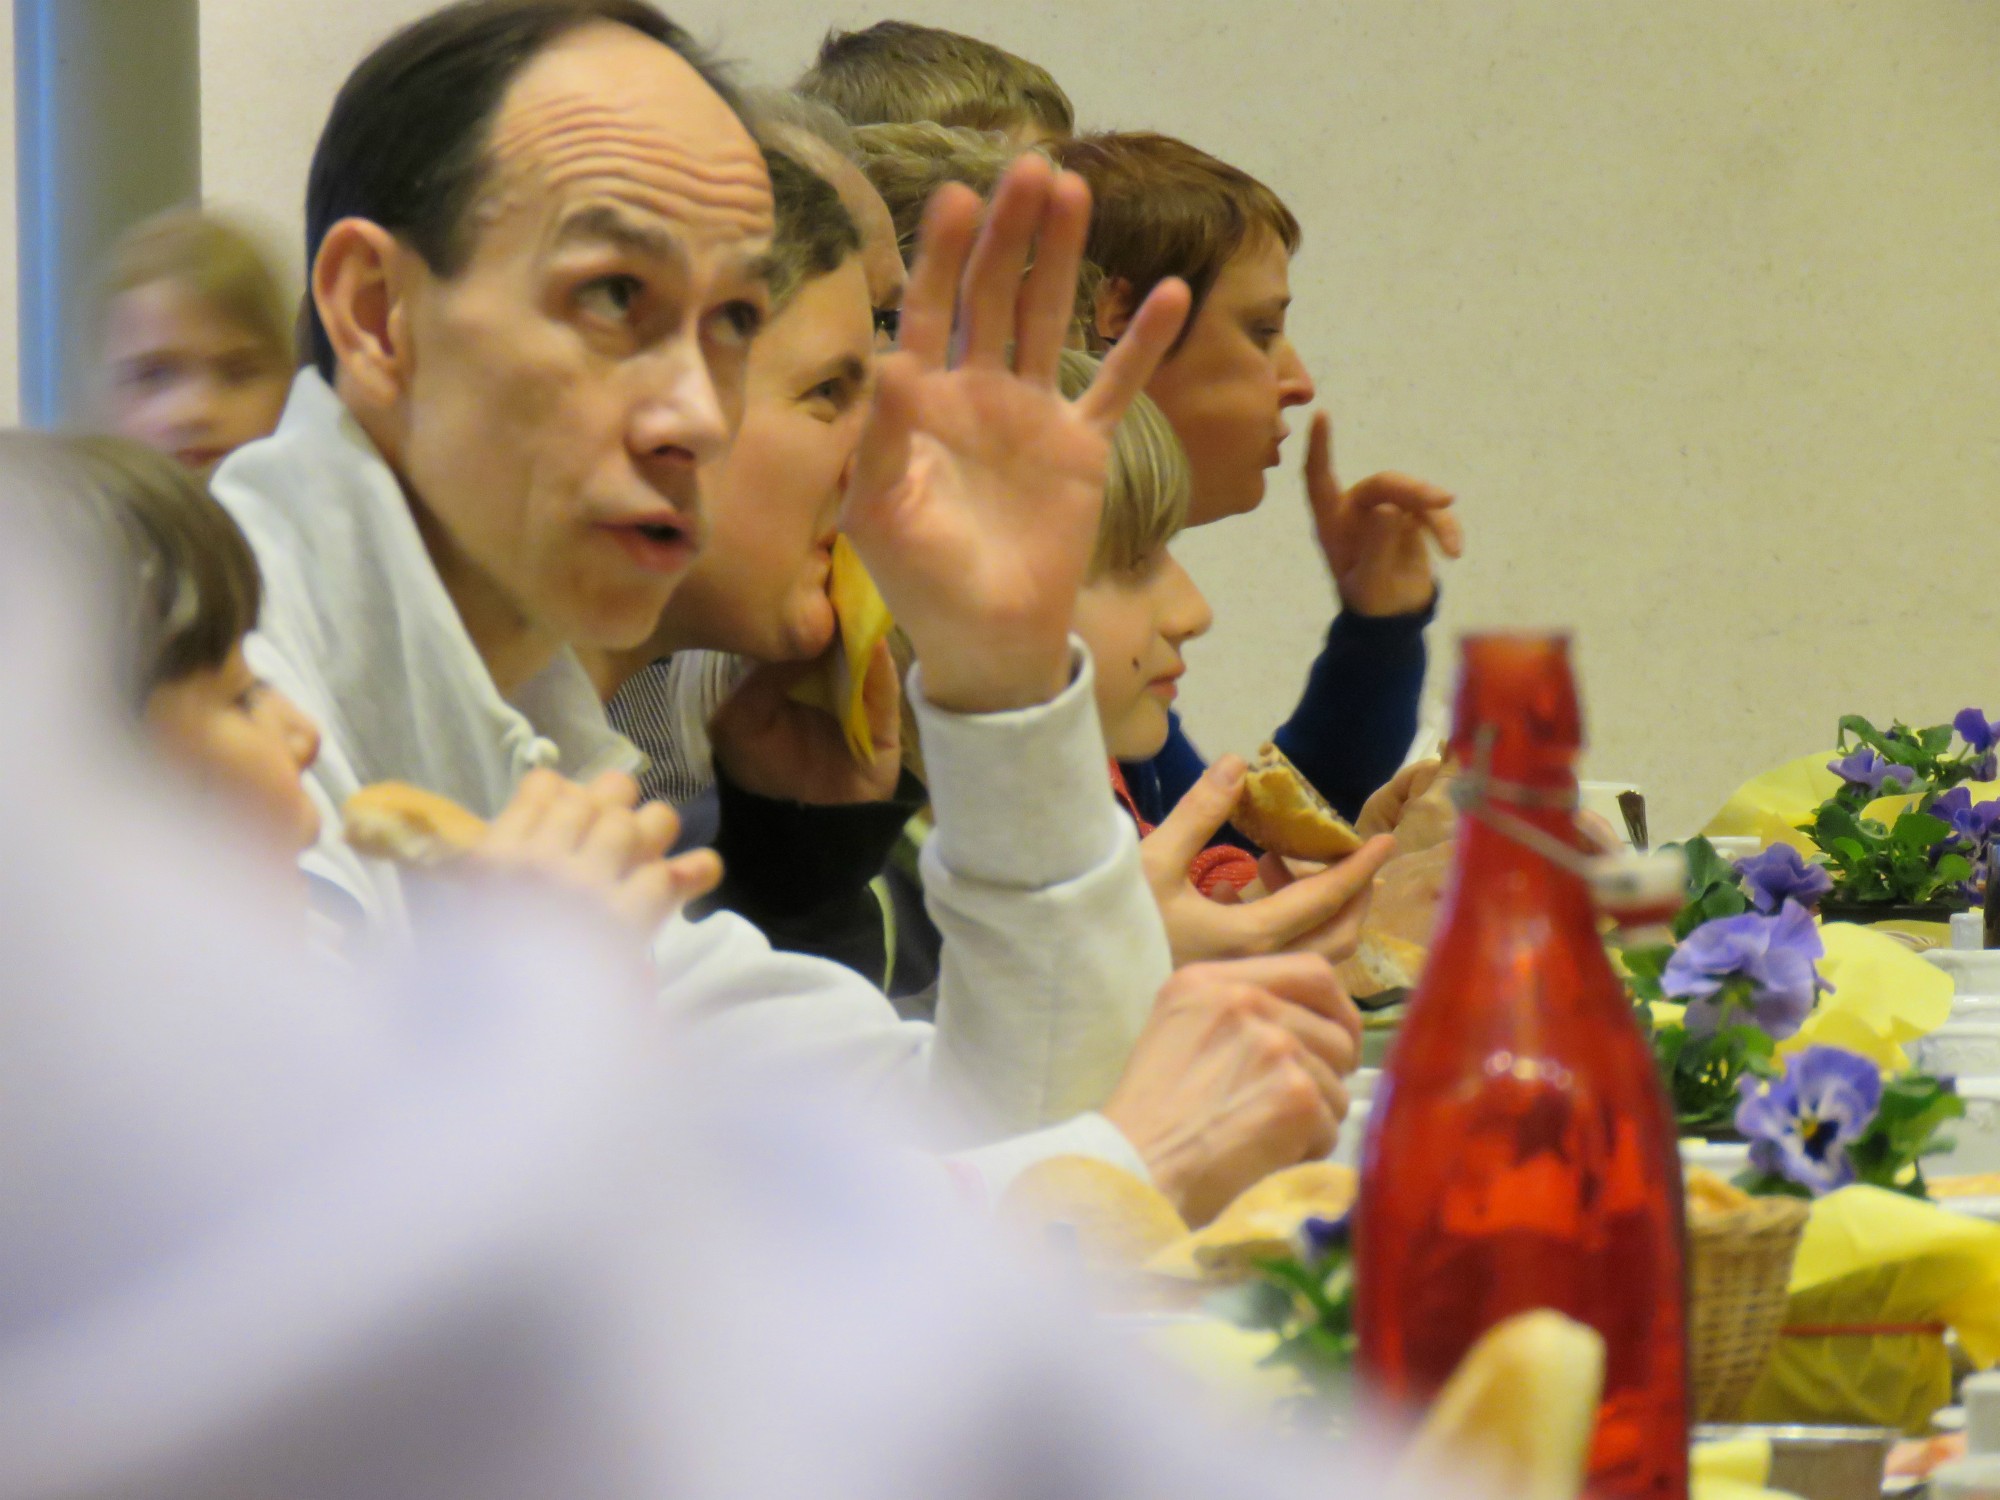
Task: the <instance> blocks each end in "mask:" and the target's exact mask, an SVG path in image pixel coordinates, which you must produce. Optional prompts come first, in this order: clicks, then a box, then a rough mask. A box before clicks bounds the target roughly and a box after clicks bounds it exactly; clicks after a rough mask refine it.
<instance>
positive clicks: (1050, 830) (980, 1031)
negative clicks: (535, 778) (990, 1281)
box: [213, 370, 1171, 1189]
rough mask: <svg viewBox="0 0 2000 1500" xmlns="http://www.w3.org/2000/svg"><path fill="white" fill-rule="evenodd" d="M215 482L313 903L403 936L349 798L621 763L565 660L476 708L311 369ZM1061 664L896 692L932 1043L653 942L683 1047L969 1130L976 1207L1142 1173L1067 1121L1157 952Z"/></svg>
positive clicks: (467, 673) (480, 665)
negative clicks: (964, 708) (299, 804)
mask: <svg viewBox="0 0 2000 1500" xmlns="http://www.w3.org/2000/svg"><path fill="white" fill-rule="evenodd" d="M213 489H214V492H215V495H216V497H217V498H218V499H219V500H221V501H222V503H223V504H224V505H225V506H227V507H228V508H229V510H230V511H231V513H232V514H233V515H234V516H235V517H236V519H237V521H238V523H239V524H240V525H241V526H242V528H243V530H244V532H245V534H246V535H247V536H248V537H249V539H250V542H251V545H252V546H253V547H254V548H255V549H256V553H257V558H258V562H259V565H260V566H261V568H262V570H263V574H264V585H265V598H264V610H263V616H262V619H261V621H260V623H259V630H258V634H257V636H256V637H255V638H253V640H252V642H251V654H250V656H251V662H252V665H253V666H254V667H255V669H256V670H257V671H258V672H259V673H260V674H261V675H262V676H264V677H265V678H266V679H267V680H269V681H270V682H271V683H272V684H273V685H275V686H276V687H278V688H279V689H280V690H281V691H283V692H284V693H286V694H287V695H288V696H290V697H291V698H293V699H294V700H295V701H296V702H297V703H298V704H299V706H300V707H301V708H303V709H304V710H305V711H306V712H307V713H309V714H311V715H312V716H313V717H314V718H315V719H316V720H317V721H318V722H319V725H320V729H321V733H322V747H321V751H320V756H319V761H318V763H317V765H315V766H314V768H313V770H312V772H311V773H310V775H309V778H308V781H309V786H310V789H311V791H312V793H313V796H314V799H315V800H316V802H317V803H318V804H319V808H320V813H321V816H322V819H323V820H324V828H323V832H322V834H321V838H320V842H319V844H318V845H317V847H315V848H314V849H312V850H311V851H309V852H308V853H307V855H306V856H305V859H304V864H305V866H306V869H307V872H308V873H309V874H310V875H311V876H312V877H314V881H315V884H316V887H317V888H318V889H319V891H320V893H321V895H322V898H323V900H322V904H323V905H327V906H337V905H339V904H341V903H348V904H349V905H350V907H351V908H356V909H358V912H359V914H360V916H361V917H362V919H363V920H365V921H366V922H367V923H369V924H370V925H375V926H387V927H391V928H393V927H396V926H398V925H400V924H401V923H402V922H403V921H405V920H406V916H405V912H404V892H403V889H402V885H401V877H400V875H399V873H398V872H397V871H396V870H395V869H394V868H393V867H392V866H390V865H387V864H384V863H382V862H379V861H373V860H366V859H363V858H361V857H360V856H359V855H357V854H355V853H354V851H353V850H352V849H350V848H349V847H348V846H347V844H346V843H345V841H344V840H343V839H342V837H341V832H340V821H339V816H338V810H339V808H340V806H341V804H342V803H343V802H344V801H345V800H346V799H347V797H348V796H350V795H351V794H352V793H354V792H355V791H357V790H359V789H360V788H361V787H363V786H365V785H367V784H369V783H371V782H375V781H380V780H385V779H391V778H393V779H398V780H403V781H409V782H413V783H415V784H417V785H419V786H423V787H426V788H428V789H430V790H432V791H435V792H438V793H441V794H443V795H444V796H447V797H450V798H452V799H454V800H456V801H458V802H460V803H463V804H464V805H465V806H467V807H469V808H471V809H472V810H473V811H474V812H477V813H479V814H481V815H482V816H486V817H491V816H493V815H494V814H496V813H498V812H499V811H500V809H501V808H502V807H503V806H504V805H505V804H506V802H507V800H508V798H509V797H510V796H511V795H512V792H513V790H514V787H515V786H516V785H517V783H518V782H519V781H520V779H521V777H522V776H524V775H525V774H526V773H527V772H528V771H529V770H531V769H533V768H535V767H537V766H553V767H555V768H556V769H558V770H560V771H562V772H563V773H564V774H565V775H568V776H571V777H575V778H577V779H581V780H587V779H589V778H590V777H592V776H594V775H596V774H598V773H599V772H601V771H604V770H606V769H608V768H618V769H625V770H631V769H634V768H635V767H636V765H637V763H638V756H637V752H636V751H635V750H634V749H633V747H632V746H631V745H630V744H629V743H628V742H627V741H625V740H624V739H623V738H622V737H620V736H619V735H618V734H617V733H615V732H614V731H613V730H612V728H611V727H610V724H609V722H608V721H607V720H606V718H605V715H604V711H603V707H602V705H601V704H600V702H599V701H598V698H597V695H596V693H595V691H594V690H593V688H592V686H591V684H590V681H589V679H588V678H587V676H586V675H585V673H584V671H583V669H582V667H581V665H580V664H579V663H578V662H577V661H576V660H575V658H574V657H573V656H572V655H570V654H569V653H568V652H564V653H563V654H562V655H561V656H559V657H558V658H557V659H556V660H555V662H554V663H553V664H551V665H550V666H549V667H548V668H547V670H545V671H544V672H542V673H541V674H540V675H539V676H538V677H537V678H536V679H535V680H534V681H532V682H530V683H528V684H527V685H526V686H525V687H523V688H522V689H521V690H520V691H519V692H517V693H516V694H515V695H514V696H513V698H512V700H511V701H510V700H509V699H507V698H505V697H503V696H502V695H501V693H500V691H499V689H498V687H497V685H496V684H495V683H494V681H493V679H492V676H491V675H490V674H489V673H488V671H487V670H486V667H485V664H484V662H483V661H482V660H481V658H480V656H479V654H478V651H477V649H476V648H475V647H474V645H473V643H472V640H471V637H470V636H469V635H468V634H467V633H466V631H465V628H464V625H463V623H462V622H461V621H460V619H459V617H458V613H457V611H456V609H455V608H454V606H453V605H452V602H451V599H450V597H449V595H448V594H447V593H446V592H445V588H444V585H443V583H442V581H441V580H440V579H439V577H438V574H437V571H436V569H435V567H434V566H433V565H432V563H431V560H430V557H429V554H428V553H427V552H426V550H425V548H424V545H423V541H422V539H421V537H420V535H419V534H418V531H417V527H416V523H415V521H414V519H413V517H412V516H411V513H410V509H409V505H408V502H407V500H406V499H405V497H404V495H403V493H402V490H401V487H400V485H399V484H398V481H397V480H396V477H395V475H394V474H393V472H392V471H391V470H390V468H389V466H388V465H387V464H386V463H385V462H384V461H383V459H382V457H381V455H380V454H379V453H378V452H377V451H376V450H375V448H374V446H373V444H372V443H371V442H370V441H369V439H368V438H367V436H366V435H365V434H364V433H363V432H362V431H361V428H360V426H359V425H358V424H357V423H356V422H355V421H354V419H353V418H352V416H351V415H349V413H348V412H347V411H346V409H345V408H344V407H343V406H342V404H341V402H340V400H339V398H338V397H337V396H336V395H335V394H334V392H333V391H332V390H331V388H329V387H328V385H327V384H326V383H325V381H323V380H322V379H321V378H320V376H319V375H318V374H316V373H315V372H313V371H311V370H306V371H304V372H302V373H301V374H300V375H299V377H298V379H297V381H296V383H295V384H294V386H293V388H292V394H291V399H290V401H289V403H288V405H287V406H286V409H285V415H284V419H283V421H282V422H281V423H280V424H279V427H278V430H277V432H275V433H274V434H273V435H272V436H271V437H269V438H267V439H265V440H263V441H261V442H257V443H253V444H251V445H249V446H248V447H246V448H243V449H241V450H239V451H238V452H237V453H236V454H234V455H233V456H231V457H230V459H229V460H228V461H227V462H226V463H225V464H224V465H223V466H222V468H221V470H220V471H219V472H218V473H217V474H216V476H215V479H214V481H213ZM1078 658H1079V663H1078V670H1077V672H1076V676H1075V679H1074V680H1073V681H1072V683H1071V684H1070V686H1069V688H1068V689H1067V690H1066V691H1065V692H1064V693H1063V694H1062V695H1061V696H1059V697H1058V698H1056V699H1055V700H1054V701H1053V702H1051V703H1048V704H1045V705H1042V706H1040V707H1038V708H1034V709H1030V710H1024V711H1021V712H1017V713H1005V714H992V715H980V716H962V715H956V714H948V713H943V712H940V711H938V710H936V709H933V708H930V707H929V706H928V705H927V704H926V703H925V702H924V698H923V694H922V689H921V672H920V671H919V673H918V674H916V675H914V676H913V677H912V679H911V687H910V692H911V696H912V698H913V700H914V702H915V704H916V710H917V713H918V717H919V720H920V722H921V725H922V730H923V737H924V750H925V759H926V763H927V767H928V770H929V773H930V791H931V795H932V799H933V803H934V806H935V808H936V811H937V815H938V831H937V833H936V835H935V836H934V837H933V838H932V839H931V840H930V841H929V844H928V845H927V847H926V849H925V853H924V860H925V869H924V878H925V885H926V889H927V892H928V898H929V902H930V906H931V911H932V915H933V917H934V918H935V920H936V921H937V924H938V927H939V930H940V931H941V932H942V933H943V934H944V937H945V948H944V964H943V975H942V984H941V992H940V1000H939V1004H938V1012H937V1021H936V1024H935V1026H931V1025H925V1024H922V1023H919V1022H911V1021H903V1020H900V1019H899V1018H898V1017H897V1016H896V1014H895V1012H894V1010H893V1009H892V1007H891V1006H890V1004H889V1002H888V1000H887V999H886V998H885V997H884V996H883V995H882V994H881V992H880V991H879V990H877V989H876V988H875V987H874V986H872V985H870V984H869V983H867V982H866V981H865V980H863V979H861V978H860V977H859V976H857V975H855V974H854V973H852V972H851V971H849V970H847V969H845V968H842V967H840V966H839V965H836V964H832V963H827V962H823V961H821V960H817V959H812V958H807V957H803V956H800V955H796V954H786V953H774V952H773V951H772V950H771V948H770V947H769V945H768V944H767V943H766V942H765V941H764V939H763V937H762V935H761V934H760V933H758V932H757V931H756V930H755V929H754V928H752V927H751V926H749V925H748V924H747V923H745V922H743V921H742V920H741V919H739V918H737V917H735V916H733V915H730V914H728V913H722V914H718V915H716V916H712V917H709V918H706V919H704V920H702V921H700V922H690V921H687V920H686V919H684V918H680V917H676V918H674V919H672V920H670V921H669V922H667V923H666V924H665V925H663V926H662V927H661V929H660V931H659V933H658V934H657V935H656V937H655V940H654V943H653V958H654V962H655V964H656V967H657V970H658V973H659V975H660V979H661V994H662V996H663V998H664V1000H665V1002H666V1004H667V1005H668V1006H669V1007H670V1008H671V1009H672V1010H674V1011H675V1012H677V1013H679V1014H681V1015H683V1016H685V1017H688V1018H691V1019H694V1020H696V1021H698V1022H699V1023H700V1024H701V1025H702V1026H703V1027H704V1028H705V1029H706V1030H707V1031H708V1032H709V1034H711V1035H715V1036H720V1037H722V1038H725V1039H727V1040H729V1041H731V1042H735V1043H740V1044H742V1045H743V1046H745V1047H747V1048H749V1049H751V1050H753V1051H755V1052H757V1053H759V1054H761V1055H763V1056H765V1057H776V1058H780V1059H783V1058H791V1057H797V1058H800V1059H804V1060H806V1061H808V1062H810V1063H812V1064H814V1065H816V1066H818V1067H820V1068H821V1069H822V1070H832V1071H834V1072H835V1073H837V1075H838V1076H840V1077H841V1078H842V1080H843V1081H844V1082H845V1083H847V1084H848V1085H849V1086H850V1088H851V1089H852V1090H853V1091H854V1092H855V1093H857V1094H858V1095H861V1096H863V1097H867V1098H869V1099H871V1100H872V1099H882V1098H884V1097H888V1098H891V1099H893V1100H895V1101H897V1102H908V1103H911V1104H916V1105H921V1106H943V1107H944V1112H945V1113H946V1114H947V1115H949V1116H950V1117H952V1118H956V1119H959V1120H964V1121H969V1122H971V1128H972V1129H973V1130H974V1131H975V1132H976V1133H977V1138H978V1139H979V1140H980V1141H984V1142H996V1143H997V1144H994V1145H992V1146H991V1147H990V1148H989V1149H988V1150H985V1151H981V1152H977V1153H974V1154H973V1156H972V1157H971V1158H970V1159H971V1160H973V1161H974V1163H975V1164H976V1165H977V1166H979V1168H980V1169H981V1171H982V1172H983V1173H984V1175H985V1177H986V1180H987V1186H988V1187H989V1189H997V1188H998V1187H999V1186H1000V1185H1001V1184H1002V1182H1003V1181H1004V1179H1005V1178H1006V1177H1009V1176H1011V1175H1012V1173H1013V1172H1014V1171H1015V1170H1018V1169H1019V1167H1021V1166H1023V1165H1025V1164H1027V1162H1029V1161H1032V1160H1035V1159H1039V1158H1041V1157H1044V1156H1049V1155H1061V1154H1069V1153H1081V1154H1089V1155H1096V1156H1100V1157H1104V1158H1106V1159H1108V1160H1111V1161H1114V1162H1116V1163H1117V1164H1119V1165H1121V1166H1124V1167H1126V1168H1128V1169H1131V1170H1136V1171H1142V1172H1143V1166H1142V1164H1141V1162H1140V1160H1139V1158H1138V1156H1137V1153H1136V1152H1134V1151H1133V1150H1132V1148H1131V1146H1130V1144H1129V1143H1128V1142H1127V1141H1126V1140H1125V1138H1124V1137H1123V1136H1122V1135H1121V1134H1120V1133H1119V1132H1118V1131H1117V1130H1116V1129H1115V1128H1113V1127H1112V1126H1111V1125H1110V1124H1109V1122H1108V1121H1105V1120H1104V1119H1103V1118H1102V1117H1101V1116H1097V1115H1094V1114H1080V1113H1079V1112H1081V1111H1088V1110H1090V1109H1092V1108H1093V1107H1094V1106H1095V1105H1097V1104H1099V1103H1101V1102H1102V1101H1103V1099H1104V1098H1105V1096H1106V1095H1107V1094H1108V1093H1109V1091H1110V1089H1111V1087H1112V1085H1113V1083H1114V1082H1115V1081H1116V1079H1117V1077H1118V1074H1119V1072H1120V1070H1121V1069H1122V1068H1123V1066H1124V1062H1125V1059H1126V1056H1127V1054H1128V1052H1129V1051H1130V1048H1131V1045H1132V1042H1133V1039H1134V1038H1135V1037H1136V1036H1137V1034H1138V1031H1139V1029H1140V1027H1141V1026H1142V1025H1143V1024H1144V1021H1145V1019H1146V1016H1147V1014H1148V1013H1149V1011H1150V1010H1151V1007H1152V1003H1153V998H1154V995H1155V994H1156V993H1157V991H1158V989H1159V987H1160V985H1161V984H1162V983H1164V982H1165V980H1166V978H1167V975H1168V973H1169V972H1170V969H1171V960H1170V958H1169V956H1168V950H1167V944H1166V937H1165V933H1164V931H1163V929H1162V927H1161V924H1160V917H1159V912H1158V909H1157V907H1156V906H1155V904H1154V902H1153V900H1152V897H1151V895H1150V894H1149V893H1148V891H1147V889H1146V885H1145V881H1144V878H1143V875H1142V873H1141V870H1140V867H1139V858H1138V848H1137V843H1136V840H1135V838H1134V835H1133V831H1132V826H1131V823H1130V820H1128V819H1126V818H1123V817H1121V816H1120V815H1119V813H1118V810H1117V808H1116V806H1115V805H1114V803H1113V801H1112V797H1111V793H1110V789H1109V783H1108V781H1107V779H1106V776H1105V772H1104V747H1103V740H1102V737H1101V733H1100V731H1099V729H1098V726H1097V722H1096V714H1095V709H1094V705H1093V702H1092V689H1091V681H1090V666H1089V660H1088V656H1087V654H1085V653H1084V652H1082V650H1081V647H1078ZM1062 1122H1067V1123H1062ZM1051 1126H1054V1127H1056V1128H1054V1129H1051V1128H1049V1127H1051ZM1028 1132H1034V1134H1025V1133H1028ZM1002 1137H1013V1139H1011V1140H1002V1139H1001V1138H1002Z"/></svg>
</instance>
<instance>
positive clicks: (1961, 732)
mask: <svg viewBox="0 0 2000 1500" xmlns="http://www.w3.org/2000/svg"><path fill="white" fill-rule="evenodd" d="M1951 727H1952V728H1953V729H1956V730H1957V731H1958V737H1959V738H1960V739H1962V740H1964V741H1965V743H1966V744H1967V745H1969V746H1971V747H1972V748H1973V749H1974V750H1977V751H1979V752H1980V753H1981V754H1982V755H1983V754H1985V753H1986V752H1987V751H1989V750H1992V749H1993V748H1994V747H1995V746H1996V745H2000V719H1993V720H1989V719H1988V718H1987V717H1986V715H1985V714H1984V713H1983V712H1981V711H1980V710H1979V709H1976V708H1966V709H1961V710H1959V715H1958V717H1957V718H1955V719H1953V720H1952V721H1951ZM1979 779H1980V780H1981V781H1984V780H1986V779H1987V778H1986V777H1984V776H1982V777H1980V778H1979Z"/></svg>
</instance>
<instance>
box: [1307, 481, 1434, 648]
mask: <svg viewBox="0 0 2000 1500" xmlns="http://www.w3.org/2000/svg"><path fill="white" fill-rule="evenodd" d="M1378 477H1379V476H1378ZM1375 482H1376V481H1375V480H1374V479H1364V480H1362V481H1361V483H1360V484H1357V485H1356V486H1355V487H1354V488H1353V489H1352V490H1349V491H1348V492H1347V493H1345V494H1343V495H1342V496H1340V498H1339V499H1338V500H1337V501H1336V502H1335V504H1334V505H1333V506H1332V507H1331V509H1332V511H1333V514H1332V515H1331V516H1326V517H1324V518H1323V519H1322V520H1321V522H1320V525H1319V541H1320V548H1321V550H1322V551H1323V552H1325V554H1326V562H1327V567H1328V569H1329V570H1331V572H1332V573H1333V579H1334V584H1335V585H1336V587H1338V589H1339V590H1340V598H1341V602H1342V603H1343V604H1344V605H1346V606H1347V607H1348V608H1350V609H1353V610H1356V611H1358V612H1359V613H1361V614H1366V615H1400V614H1409V613H1412V612H1413V611H1416V610H1420V609H1422V608H1424V606H1426V605H1427V604H1429V603H1430V601H1431V595H1432V594H1433V593H1434V592H1435V591H1436V587H1437V584H1436V580H1435V577H1434V576H1433V573H1432V568H1431V552H1430V536H1431V532H1430V528H1429V527H1428V526H1427V525H1426V524H1425V523H1424V521H1423V520H1421V519H1420V518H1419V517H1417V516H1415V515H1412V514H1411V513H1410V512H1409V511H1407V510H1405V509H1403V508H1402V507H1401V506H1398V505H1394V504H1393V503H1384V501H1383V500H1379V499H1375V498H1372V497H1371V495H1370V489H1371V486H1373V485H1374V484H1375Z"/></svg>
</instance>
